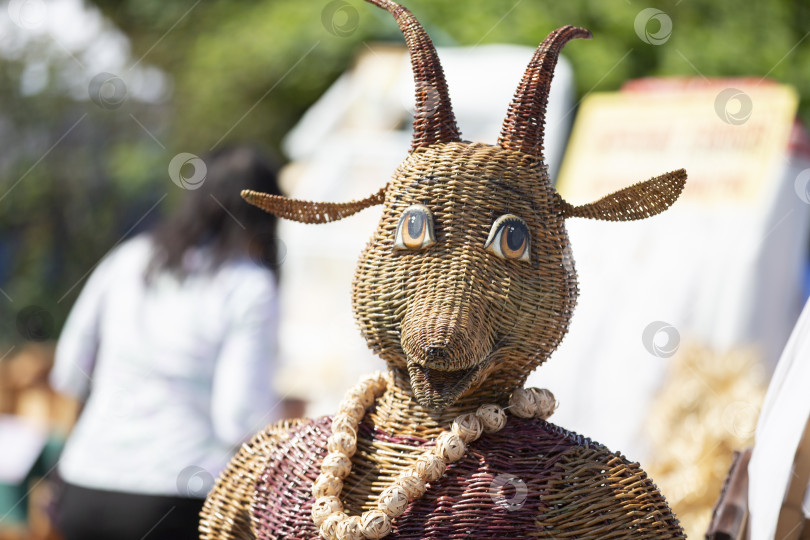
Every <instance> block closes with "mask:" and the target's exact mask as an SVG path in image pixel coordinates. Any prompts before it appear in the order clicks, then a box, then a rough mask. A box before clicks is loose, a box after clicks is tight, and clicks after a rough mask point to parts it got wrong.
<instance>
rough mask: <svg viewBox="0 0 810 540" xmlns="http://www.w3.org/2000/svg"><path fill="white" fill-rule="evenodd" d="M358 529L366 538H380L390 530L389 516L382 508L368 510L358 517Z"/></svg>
mask: <svg viewBox="0 0 810 540" xmlns="http://www.w3.org/2000/svg"><path fill="white" fill-rule="evenodd" d="M360 531H361V532H362V533H363V536H365V537H366V538H382V537H383V536H385V535H387V534H388V533H390V532H391V518H389V517H388V516H386V515H385V513H384V512H383V511H382V510H369V511H368V512H365V513H364V514H363V517H362V518H361V519H360Z"/></svg>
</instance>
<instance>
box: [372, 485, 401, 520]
mask: <svg viewBox="0 0 810 540" xmlns="http://www.w3.org/2000/svg"><path fill="white" fill-rule="evenodd" d="M407 507H408V494H407V493H405V489H404V488H403V487H402V486H398V485H396V484H394V485H393V486H388V487H387V488H385V489H384V490H383V492H382V493H380V496H379V498H378V499H377V508H378V509H380V510H381V511H382V512H383V513H384V514H385V515H386V516H388V517H392V518H395V517H397V516H398V515H400V514H401V513H402V512H404V511H405V508H407Z"/></svg>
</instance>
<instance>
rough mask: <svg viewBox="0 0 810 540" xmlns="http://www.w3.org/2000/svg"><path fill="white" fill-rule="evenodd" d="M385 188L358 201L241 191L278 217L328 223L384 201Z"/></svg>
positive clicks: (259, 206)
mask: <svg viewBox="0 0 810 540" xmlns="http://www.w3.org/2000/svg"><path fill="white" fill-rule="evenodd" d="M385 189H386V188H382V189H381V190H380V191H378V192H377V193H375V194H373V195H371V196H370V197H366V198H365V199H362V200H359V201H351V202H347V203H320V202H310V201H301V200H297V199H288V198H287V197H282V196H281V195H268V194H267V193H259V192H258V191H252V190H249V189H246V190H243V191H242V198H243V199H245V200H246V201H247V202H248V203H250V204H252V205H253V206H256V207H257V208H261V209H262V210H264V211H265V212H268V213H270V214H273V215H275V216H278V217H280V218H284V219H289V220H292V221H298V222H299V223H329V222H330V221H337V220H339V219H343V218H345V217H349V216H351V215H352V214H356V213H357V212H359V211H360V210H363V209H365V208H368V207H370V206H375V205H377V204H382V203H383V201H385Z"/></svg>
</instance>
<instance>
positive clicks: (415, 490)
mask: <svg viewBox="0 0 810 540" xmlns="http://www.w3.org/2000/svg"><path fill="white" fill-rule="evenodd" d="M394 484H395V485H397V486H400V487H401V488H402V489H404V490H405V494H406V495H407V496H408V500H409V501H412V500H414V499H418V498H419V497H421V496H422V495H424V494H425V490H426V489H427V486H426V485H425V481H424V480H423V479H421V478H420V477H419V476H417V475H416V472H414V471H412V470H406V471H405V472H403V473H402V474H401V475H399V476H398V477H397V478H396V480H394Z"/></svg>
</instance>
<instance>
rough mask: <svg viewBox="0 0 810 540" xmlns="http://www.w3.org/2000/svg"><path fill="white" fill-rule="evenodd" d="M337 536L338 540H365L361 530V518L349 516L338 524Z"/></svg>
mask: <svg viewBox="0 0 810 540" xmlns="http://www.w3.org/2000/svg"><path fill="white" fill-rule="evenodd" d="M335 536H337V539H338V540H363V532H362V530H361V528H360V516H349V518H348V519H344V520H343V521H341V522H340V523H338V526H337V530H336V531H335Z"/></svg>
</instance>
